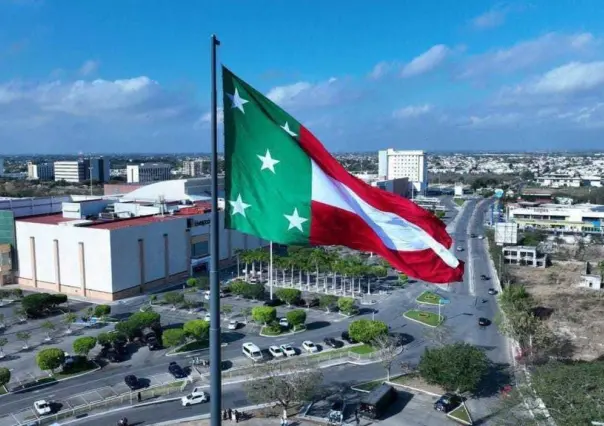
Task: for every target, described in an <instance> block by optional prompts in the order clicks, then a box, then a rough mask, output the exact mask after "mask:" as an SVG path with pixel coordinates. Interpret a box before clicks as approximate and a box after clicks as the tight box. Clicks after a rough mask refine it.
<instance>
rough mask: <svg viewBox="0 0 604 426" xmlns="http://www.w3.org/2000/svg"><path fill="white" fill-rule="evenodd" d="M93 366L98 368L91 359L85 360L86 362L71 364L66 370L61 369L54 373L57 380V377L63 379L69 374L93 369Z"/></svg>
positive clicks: (72, 374) (69, 375)
mask: <svg viewBox="0 0 604 426" xmlns="http://www.w3.org/2000/svg"><path fill="white" fill-rule="evenodd" d="M95 368H98V365H96V364H95V363H94V362H92V361H89V360H86V362H81V363H77V364H75V365H73V366H72V367H71V368H69V370H68V371H66V372H63V371H61V372H60V373H57V374H56V375H55V377H56V379H57V380H59V379H65V378H67V377H71V376H74V375H76V374H82V373H85V372H87V371H90V370H94V369H95Z"/></svg>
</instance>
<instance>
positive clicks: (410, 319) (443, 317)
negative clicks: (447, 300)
mask: <svg viewBox="0 0 604 426" xmlns="http://www.w3.org/2000/svg"><path fill="white" fill-rule="evenodd" d="M435 306H438V305H435ZM436 315H438V314H436ZM403 317H404V318H406V319H408V320H409V321H413V322H416V323H418V324H421V325H425V326H426V327H432V328H437V327H438V326H439V325H440V324H442V323H443V322H445V316H444V315H442V314H441V317H442V319H443V320H442V321H441V323H440V324H438V325H430V324H426V323H425V322H421V321H419V320H416V319H415V318H409V317H408V316H407V315H405V313H403Z"/></svg>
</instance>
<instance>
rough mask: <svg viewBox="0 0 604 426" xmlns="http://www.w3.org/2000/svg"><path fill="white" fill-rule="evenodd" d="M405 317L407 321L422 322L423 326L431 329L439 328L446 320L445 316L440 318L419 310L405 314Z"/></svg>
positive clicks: (412, 310)
mask: <svg viewBox="0 0 604 426" xmlns="http://www.w3.org/2000/svg"><path fill="white" fill-rule="evenodd" d="M403 316H404V317H405V318H407V319H410V320H413V321H417V322H421V323H422V324H426V325H429V326H431V327H437V326H439V325H440V324H442V323H443V321H444V320H445V317H444V316H443V315H441V316H440V317H439V316H438V314H435V313H433V312H428V311H420V310H417V309H411V310H408V311H407V312H405V313H404V314H403Z"/></svg>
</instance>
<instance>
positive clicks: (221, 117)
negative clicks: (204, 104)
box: [196, 107, 224, 126]
mask: <svg viewBox="0 0 604 426" xmlns="http://www.w3.org/2000/svg"><path fill="white" fill-rule="evenodd" d="M216 119H217V121H218V123H219V124H221V123H223V122H224V110H223V109H222V107H218V114H217V117H216ZM211 121H212V113H211V112H209V111H208V112H206V113H205V114H203V115H202V116H201V117H200V118H199V121H198V122H197V123H196V126H199V125H201V124H209V123H210V122H211Z"/></svg>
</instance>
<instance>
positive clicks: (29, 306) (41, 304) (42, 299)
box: [21, 293, 67, 318]
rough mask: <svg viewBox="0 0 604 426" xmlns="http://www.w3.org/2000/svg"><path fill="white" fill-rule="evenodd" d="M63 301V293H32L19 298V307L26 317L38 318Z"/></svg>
mask: <svg viewBox="0 0 604 426" xmlns="http://www.w3.org/2000/svg"><path fill="white" fill-rule="evenodd" d="M65 302H67V296H66V295H65V294H49V293H34V294H29V295H27V296H25V297H23V298H22V299H21V307H22V308H23V310H24V311H25V315H27V317H30V318H39V317H41V316H44V315H47V314H48V313H49V311H50V310H52V309H54V308H56V307H57V306H58V305H61V304H63V303H65Z"/></svg>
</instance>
